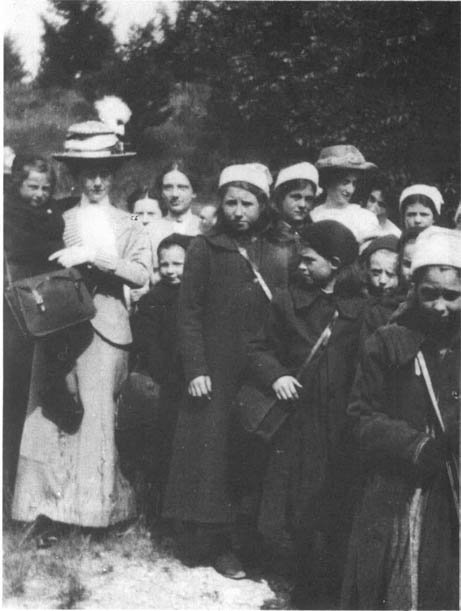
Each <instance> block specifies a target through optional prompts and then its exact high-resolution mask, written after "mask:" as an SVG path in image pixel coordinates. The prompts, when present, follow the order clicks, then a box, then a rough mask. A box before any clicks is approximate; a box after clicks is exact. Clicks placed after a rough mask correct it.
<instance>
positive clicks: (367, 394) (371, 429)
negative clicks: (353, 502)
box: [343, 312, 460, 609]
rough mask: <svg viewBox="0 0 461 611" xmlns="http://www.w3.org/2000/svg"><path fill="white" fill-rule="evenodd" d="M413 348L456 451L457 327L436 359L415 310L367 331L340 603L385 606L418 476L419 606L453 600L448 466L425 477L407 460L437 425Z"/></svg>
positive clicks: (454, 531) (454, 530)
mask: <svg viewBox="0 0 461 611" xmlns="http://www.w3.org/2000/svg"><path fill="white" fill-rule="evenodd" d="M419 350H422V351H423V353H424V355H425V358H426V361H427V365H428V368H429V371H430V374H431V378H432V383H433V385H434V388H435V392H436V393H437V395H438V400H439V407H440V410H441V413H442V416H443V419H444V421H445V425H446V428H447V431H448V440H449V444H450V446H451V451H452V452H453V453H454V454H455V456H458V455H459V451H458V447H459V407H460V405H459V392H460V391H459V371H460V351H459V337H458V339H457V340H456V342H455V344H454V345H453V346H452V348H451V349H450V350H448V351H447V353H446V354H445V356H444V358H443V360H441V359H440V357H439V356H438V353H437V351H436V350H435V348H434V345H433V343H432V342H431V341H430V338H429V337H427V336H426V335H425V331H424V326H423V325H422V324H419V321H418V315H417V313H415V312H413V313H408V314H407V322H406V323H405V325H397V324H392V325H389V326H387V327H381V328H380V329H378V330H377V331H376V333H375V334H373V335H372V336H371V337H370V338H369V339H368V340H367V342H366V344H365V349H364V351H363V354H362V357H361V365H360V368H359V371H358V373H357V377H356V381H355V385H354V390H353V398H352V401H351V404H350V407H349V413H350V415H351V416H352V417H353V420H354V422H355V430H356V435H357V440H358V443H359V444H360V449H361V453H362V458H363V473H364V474H366V475H367V482H366V485H365V491H364V495H363V499H362V501H361V504H360V507H359V508H358V511H357V515H356V519H355V523H354V528H353V532H352V536H351V541H350V550H349V557H348V562H347V570H346V575H345V580H344V585H343V608H350V609H379V608H386V595H387V593H386V592H387V590H386V589H387V588H388V587H389V582H390V566H391V565H392V559H393V558H392V552H391V549H392V542H393V541H394V540H395V537H396V524H398V523H399V522H401V521H403V520H407V521H408V519H409V518H408V504H409V502H410V500H411V498H412V496H413V494H414V492H415V490H416V488H417V487H418V486H421V487H422V490H423V494H424V499H425V505H424V511H423V516H422V528H421V549H420V555H419V604H418V608H423V609H453V608H458V602H457V597H458V572H459V560H458V526H457V524H456V520H455V517H454V512H453V506H452V498H451V493H450V490H449V487H448V483H447V479H446V474H445V473H444V472H443V470H442V471H441V472H440V473H439V474H438V475H436V476H434V477H433V478H431V479H430V480H429V481H427V480H422V479H421V477H420V474H419V473H418V470H417V469H416V467H415V465H414V464H413V463H414V457H415V450H416V448H417V447H418V444H420V442H421V441H423V440H424V439H427V432H426V431H427V427H428V426H430V427H434V430H435V432H436V435H438V434H439V433H437V430H438V429H437V425H436V424H435V421H434V417H433V410H432V407H431V403H430V401H429V398H428V393H427V391H426V388H425V384H424V381H423V378H422V376H421V375H420V373H419V371H418V370H417V368H416V367H415V356H416V354H417V352H418V351H419ZM402 570H403V569H402Z"/></svg>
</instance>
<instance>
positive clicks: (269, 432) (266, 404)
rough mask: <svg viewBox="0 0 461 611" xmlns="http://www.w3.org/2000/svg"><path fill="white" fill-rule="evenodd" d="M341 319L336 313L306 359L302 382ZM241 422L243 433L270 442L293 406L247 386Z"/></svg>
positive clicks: (239, 408) (243, 390)
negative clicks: (336, 323) (251, 434)
mask: <svg viewBox="0 0 461 611" xmlns="http://www.w3.org/2000/svg"><path fill="white" fill-rule="evenodd" d="M337 318H338V311H337V310H335V312H334V314H333V316H332V318H331V320H330V322H329V323H328V325H327V326H326V327H325V329H324V330H323V331H322V333H321V334H320V337H319V338H318V340H317V341H316V343H315V344H314V346H313V347H312V349H311V350H310V352H309V354H308V355H307V358H306V359H305V360H304V362H303V364H302V365H301V367H300V368H299V370H298V372H297V374H296V377H297V378H298V379H301V378H302V377H303V376H304V375H305V373H306V372H307V370H308V368H309V366H310V365H311V363H312V361H313V359H314V357H315V356H317V357H318V356H319V355H320V352H321V351H322V350H324V349H325V348H326V346H327V344H328V341H329V339H330V337H331V333H332V330H333V326H334V324H335V322H336V320H337ZM236 407H237V411H238V418H239V421H240V423H241V425H242V426H243V428H244V430H245V431H247V432H248V433H253V434H255V435H257V436H258V437H260V438H261V439H263V440H264V441H265V442H270V441H271V439H272V437H273V436H274V435H275V433H276V432H277V431H278V430H279V428H280V427H281V426H282V424H283V423H284V422H285V420H286V419H287V418H288V416H289V415H290V403H289V402H287V401H280V400H279V399H277V398H276V396H275V394H274V391H273V390H272V389H270V390H268V391H263V390H261V389H260V388H258V387H256V386H253V385H250V384H244V385H243V386H242V387H241V388H240V390H239V392H238V393H237V397H236Z"/></svg>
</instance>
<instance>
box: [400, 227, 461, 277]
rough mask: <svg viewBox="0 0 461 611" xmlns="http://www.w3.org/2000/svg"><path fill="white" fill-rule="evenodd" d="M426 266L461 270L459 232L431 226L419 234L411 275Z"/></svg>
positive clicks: (460, 238)
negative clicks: (442, 266)
mask: <svg viewBox="0 0 461 611" xmlns="http://www.w3.org/2000/svg"><path fill="white" fill-rule="evenodd" d="M427 265H449V266H451V267H457V268H459V269H461V231H457V230H456V229H447V228H445V227H436V226H432V227H428V228H427V229H425V230H424V231H423V232H421V233H420V234H419V236H418V237H417V238H416V242H415V250H414V252H413V258H412V262H411V273H412V274H413V273H414V272H415V271H416V270H417V269H420V268H421V267H426V266H427Z"/></svg>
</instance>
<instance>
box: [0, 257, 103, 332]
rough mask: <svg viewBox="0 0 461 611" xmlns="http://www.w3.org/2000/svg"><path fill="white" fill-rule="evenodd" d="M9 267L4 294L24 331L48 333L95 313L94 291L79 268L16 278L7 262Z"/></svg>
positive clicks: (88, 317) (90, 316)
mask: <svg viewBox="0 0 461 611" xmlns="http://www.w3.org/2000/svg"><path fill="white" fill-rule="evenodd" d="M5 262H6V261H5ZM6 271H7V277H8V285H7V288H6V293H5V296H6V299H7V301H8V304H9V306H10V308H11V310H12V312H13V315H14V317H15V319H16V321H17V322H18V324H19V326H20V328H21V330H22V331H23V333H24V334H25V335H28V336H30V337H33V338H40V337H46V336H47V335H50V334H51V333H56V332H57V331H62V330H63V329H67V328H68V327H71V326H73V325H77V324H79V323H82V322H85V321H87V320H90V319H91V318H93V316H94V315H95V312H96V310H95V307H94V304H93V300H92V298H91V295H90V293H89V291H88V289H87V287H86V285H85V283H84V281H83V278H82V276H81V274H80V272H79V271H78V270H76V269H74V268H73V267H71V268H69V269H60V270H56V271H52V272H47V273H45V274H40V275H38V276H33V277H31V278H23V279H22V280H15V281H14V282H13V281H12V280H11V275H10V272H9V267H8V263H7V262H6Z"/></svg>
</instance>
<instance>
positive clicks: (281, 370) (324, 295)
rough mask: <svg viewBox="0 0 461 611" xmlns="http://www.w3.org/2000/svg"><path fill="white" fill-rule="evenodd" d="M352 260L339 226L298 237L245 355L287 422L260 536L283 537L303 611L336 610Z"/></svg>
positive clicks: (355, 302) (273, 461) (344, 520)
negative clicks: (344, 286)
mask: <svg viewBox="0 0 461 611" xmlns="http://www.w3.org/2000/svg"><path fill="white" fill-rule="evenodd" d="M357 255H358V244H357V241H356V240H355V238H354V235H353V234H352V232H351V231H350V230H349V229H347V228H346V227H345V226H344V225H342V224H340V223H338V222H336V221H330V220H328V221H320V222H318V223H314V224H313V225H311V226H309V227H307V228H305V229H304V230H303V231H302V232H301V234H300V264H299V267H298V273H297V277H294V278H293V281H292V282H291V283H290V284H289V287H288V289H286V290H282V291H280V292H279V293H278V294H276V296H275V298H274V301H273V304H272V306H273V307H272V320H271V321H270V323H269V325H268V326H267V328H266V331H265V333H264V334H261V335H260V336H258V337H256V338H254V339H253V340H250V342H249V345H248V354H249V361H250V367H251V372H252V374H253V376H254V377H255V378H256V379H257V380H258V382H259V383H260V384H262V385H263V386H265V387H266V388H267V389H270V388H272V390H273V391H274V397H275V396H277V398H278V399H280V400H281V401H282V402H284V403H285V404H286V406H287V409H289V410H290V412H291V415H290V417H289V418H288V420H287V421H286V422H285V424H284V425H283V426H282V427H281V428H280V430H279V431H278V433H277V434H276V436H275V438H274V441H273V447H272V452H271V457H270V460H269V465H268V469H267V473H266V477H265V482H264V490H263V499H262V504H261V514H260V529H261V531H262V533H263V534H265V535H268V536H272V537H273V536H274V534H275V533H277V532H278V533H279V534H280V535H281V534H282V532H283V530H288V531H289V532H290V533H291V535H292V538H293V541H294V542H295V545H296V548H297V555H298V570H299V574H298V587H297V589H296V592H295V599H294V600H293V604H295V605H297V606H298V605H301V606H300V607H299V608H303V609H306V608H321V606H322V605H323V604H328V605H332V604H334V602H335V600H334V599H335V596H336V595H337V593H338V592H337V590H338V585H339V580H340V565H341V558H342V550H343V548H344V547H345V542H346V540H347V529H348V523H349V515H350V496H351V495H350V493H351V488H352V487H353V486H352V484H353V481H352V480H353V477H352V476H353V472H354V469H353V457H352V455H351V452H350V446H349V440H348V437H349V431H348V426H347V422H346V420H347V419H346V407H347V396H348V392H349V388H350V385H351V383H352V380H353V377H354V373H355V361H356V353H357V348H358V340H359V331H360V325H361V314H362V310H363V304H364V300H363V298H362V297H360V296H356V297H352V296H350V295H347V296H344V295H342V294H338V293H337V292H336V290H335V286H336V285H337V282H338V278H339V277H340V276H341V273H343V271H344V270H345V268H346V267H347V266H349V265H351V264H352V263H353V262H354V261H355V259H356V258H357ZM334 316H337V318H336V320H335V319H334ZM330 324H332V327H331V336H330V338H329V341H328V343H327V344H326V346H324V348H323V349H321V350H319V351H318V352H317V355H316V357H315V358H314V359H313V360H312V362H311V366H310V368H309V370H308V372H307V373H306V375H304V376H302V377H301V378H300V379H299V380H298V379H297V378H296V377H294V376H295V375H296V372H297V370H298V369H299V368H300V367H301V365H302V364H303V362H304V361H305V359H306V357H307V355H308V354H309V353H310V351H311V350H312V348H313V346H314V345H315V343H316V342H317V340H318V338H319V336H320V335H321V334H322V332H323V331H324V329H325V328H326V327H327V326H328V325H330ZM321 552H323V554H324V560H325V561H326V562H324V563H323V564H324V566H323V569H322V567H321V564H322V560H321V558H320V553H321ZM325 554H326V557H325ZM328 554H331V555H330V556H329V557H328ZM322 580H323V583H322ZM328 596H329V599H328V600H327V598H328ZM330 608H331V606H330Z"/></svg>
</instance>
